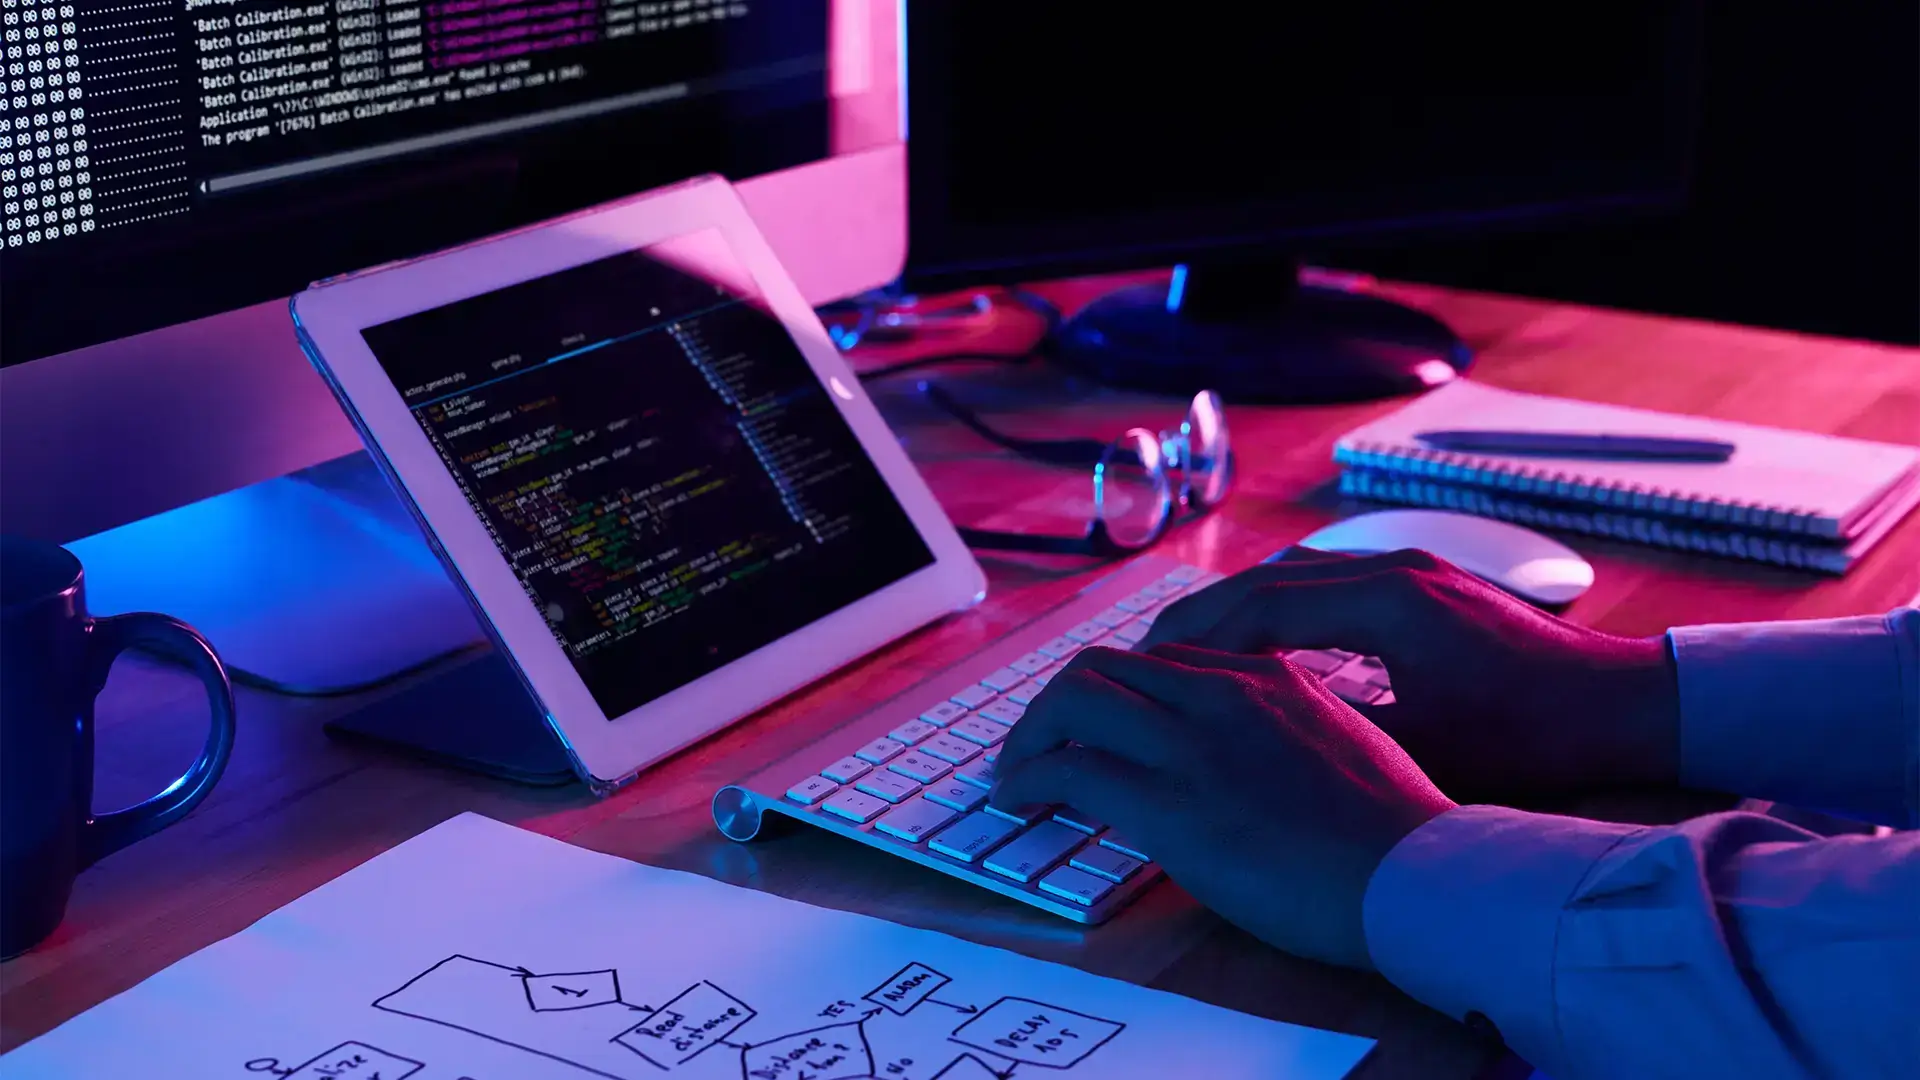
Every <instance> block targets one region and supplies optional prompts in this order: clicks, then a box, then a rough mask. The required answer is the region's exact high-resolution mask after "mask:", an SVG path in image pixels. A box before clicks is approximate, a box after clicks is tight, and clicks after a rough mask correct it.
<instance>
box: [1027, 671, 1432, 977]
mask: <svg viewBox="0 0 1920 1080" xmlns="http://www.w3.org/2000/svg"><path fill="white" fill-rule="evenodd" d="M995 772H996V774H997V775H998V777H999V781H998V783H997V784H995V786H994V790H993V793H992V800H993V803H994V805H996V806H1000V807H1003V808H1004V807H1011V806H1026V805H1032V804H1049V803H1067V804H1070V805H1072V806H1073V807H1075V808H1076V809H1078V810H1080V811H1081V812H1083V813H1087V814H1091V815H1093V816H1094V817H1096V818H1099V819H1101V820H1102V821H1105V822H1107V823H1109V824H1110V825H1112V826H1113V827H1114V828H1115V829H1116V830H1118V831H1119V832H1121V833H1123V834H1125V835H1126V836H1128V837H1130V838H1132V839H1133V840H1134V842H1136V843H1138V844H1140V845H1142V846H1143V847H1145V848H1146V850H1147V852H1148V853H1149V854H1151V855H1152V856H1153V857H1154V858H1155V859H1157V860H1159V862H1160V864H1161V865H1162V866H1164V867H1166V870H1167V873H1168V874H1170V875H1171V876H1172V877H1173V878H1174V880H1176V881H1178V882H1180V884H1181V885H1183V886H1185V887H1186V889H1187V890H1188V891H1189V892H1191V893H1193V895H1194V896H1195V897H1197V898H1199V900H1200V901H1201V902H1202V903H1204V904H1206V905H1207V906H1208V907H1210V908H1212V909H1213V910H1215V911H1217V912H1219V913H1220V914H1221V915H1223V916H1225V917H1226V918H1227V919H1229V920H1231V921H1232V922H1234V923H1237V924H1238V925H1240V926H1241V927H1243V928H1244V929H1246V930H1248V931H1249V932H1251V933H1253V934H1255V935H1256V936H1258V937H1260V938H1262V939H1263V940H1265V941H1267V942H1270V943H1271V944H1273V945H1277V946H1279V947H1280V948H1282V949H1285V950H1287V951H1288V952H1292V953H1296V954H1298V955H1301V956H1306V957H1310V958H1312V959H1316V960H1324V961H1327V962H1329V963H1335V964H1343V965H1346V966H1347V967H1355V968H1365V969H1369V970H1370V969H1371V968H1372V966H1373V964H1372V961H1371V960H1370V959H1369V957H1368V955H1367V942H1366V935H1365V932H1364V930H1363V924H1362V920H1361V899H1362V897H1363V896H1364V895H1365V894H1366V889H1367V881H1368V880H1369V879H1370V878H1371V877H1372V876H1373V871H1374V868H1375V867H1377V866H1379V865H1380V860H1381V859H1383V858H1385V857H1386V854H1387V852H1388V851H1391V850H1392V849H1393V846H1394V845H1395V844H1397V843H1399V842H1400V840H1401V839H1402V838H1403V837H1405V836H1406V835H1407V834H1408V833H1410V832H1412V831H1413V830H1414V829H1417V828H1419V827H1420V826H1421V825H1422V824H1425V823H1426V822H1427V821H1429V820H1431V819H1432V818H1433V817H1435V816H1436V815H1438V814H1441V813H1444V812H1446V811H1447V810H1450V809H1452V808H1453V804H1452V803H1451V802H1449V801H1448V800H1447V798H1446V796H1444V795H1442V794H1440V791H1439V789H1437V788H1435V787H1434V786H1433V784H1432V783H1431V782H1430V781H1428V780H1427V778H1426V776H1425V775H1423V774H1422V773H1421V772H1420V770H1419V768H1418V767H1416V766H1415V765H1414V764H1413V762H1412V761H1411V760H1409V759H1408V757H1407V755H1406V754H1405V753H1404V752H1403V751H1402V750H1401V749H1400V748H1399V747H1398V746H1396V745H1394V742H1393V740H1392V739H1389V738H1387V737H1386V736H1385V735H1384V734H1382V733H1381V732H1380V729H1378V728H1376V727H1374V726H1373V725H1372V724H1370V723H1368V722H1367V720H1366V719H1365V718H1364V717H1362V716H1361V715H1360V714H1359V713H1356V712H1354V711H1353V710H1352V709H1351V708H1349V707H1348V706H1347V705H1346V704H1344V703H1343V702H1341V701H1340V699H1338V698H1336V697H1334V696H1333V695H1332V694H1330V693H1328V692H1327V691H1326V689H1325V688H1323V687H1322V686H1321V685H1320V682H1319V680H1317V679H1315V678H1314V677H1313V676H1312V674H1310V673H1309V672H1307V671H1305V670H1304V669H1301V668H1299V667H1296V666H1295V665H1293V664H1291V663H1289V662H1287V661H1285V660H1280V659H1277V658H1274V657H1263V656H1231V655H1226V654H1221V653H1211V652H1206V651H1203V650H1200V649H1192V648H1186V647H1183V646H1177V645H1167V646H1161V647H1160V648H1157V649H1155V650H1153V651H1152V652H1151V653H1149V654H1146V655H1141V654H1138V653H1125V652H1119V651H1116V650H1113V649H1105V648H1092V649H1087V650H1084V651H1083V652H1081V653H1080V654H1079V655H1078V656H1075V657H1074V658H1073V661H1072V662H1071V663H1069V664H1068V665H1067V667H1066V669H1065V670H1063V671H1062V672H1061V673H1060V674H1059V675H1058V676H1056V677H1055V678H1054V680H1053V682H1051V683H1049V684H1048V686H1047V688H1046V690H1044V691H1042V692H1041V693H1040V695H1039V696H1038V697H1036V698H1034V700H1033V704H1031V705H1030V706H1028V708H1027V713H1026V716H1025V717H1023V718H1022V719H1021V721H1020V723H1019V724H1018V725H1016V726H1015V727H1014V729H1013V732H1012V733H1011V734H1010V735H1008V736H1007V740H1006V742H1005V743H1003V744H1002V746H1001V750H1000V758H999V761H998V763H997V764H996V765H995Z"/></svg>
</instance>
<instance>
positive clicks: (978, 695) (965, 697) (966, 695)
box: [949, 683, 994, 709]
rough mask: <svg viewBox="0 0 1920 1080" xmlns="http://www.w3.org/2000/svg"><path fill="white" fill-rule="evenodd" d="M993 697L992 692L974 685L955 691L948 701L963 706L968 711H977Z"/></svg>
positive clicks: (976, 684) (977, 684)
mask: <svg viewBox="0 0 1920 1080" xmlns="http://www.w3.org/2000/svg"><path fill="white" fill-rule="evenodd" d="M993 697H994V694H993V691H992V690H989V689H987V688H986V687H984V686H981V685H980V684H979V683H974V684H973V685H972V686H969V687H966V688H965V689H961V690H955V691H954V692H953V697H952V698H950V699H949V700H951V701H955V702H958V703H959V704H961V705H965V706H966V707H967V708H969V709H977V708H979V707H980V706H982V705H985V704H986V703H987V702H989V701H992V700H993Z"/></svg>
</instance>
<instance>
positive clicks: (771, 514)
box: [363, 230, 933, 718]
mask: <svg viewBox="0 0 1920 1080" xmlns="http://www.w3.org/2000/svg"><path fill="white" fill-rule="evenodd" d="M363 335H364V337H365V338H366V341H367V344H368V347H369V348H371V349H372V350H373V354H374V356H375V358H376V359H377V360H378V361H379V363H380V365H381V367H382V369H384V370H385V372H386V373H387V376H388V378H390V379H391V380H392V381H393V385H394V387H395V389H397V390H398V391H399V392H400V395H401V397H402V399H403V400H405V401H406V403H407V405H408V407H409V408H410V409H411V411H412V413H413V415H414V417H415V419H417V420H418V421H419V423H420V427H421V430H422V431H424V432H425V433H426V435H427V438H428V440H429V441H430V442H431V443H432V444H433V447H434V449H435V450H436V451H437V452H438V453H439V455H440V459H441V460H442V461H443V462H444V463H445V464H446V467H447V469H448V470H449V471H450V472H451V473H452V475H453V477H454V479H455V480H456V481H457V482H458V483H459V485H460V487H461V490H462V491H463V492H464V493H465V495H466V497H467V500H468V503H469V504H470V505H471V506H472V507H473V510H474V513H475V514H477V515H478V516H479V517H480V519H481V520H482V521H483V522H484V523H485V524H486V526H487V529H488V531H489V533H490V534H491V535H492V537H493V540H494V543H495V544H496V546H497V547H498V548H499V550H500V553H501V555H502V556H504V557H505V558H506V560H507V562H508V563H509V564H510V565H511V566H512V567H513V570H514V573H515V574H516V575H517V576H518V577H519V580H520V583H521V585H522V587H523V588H524V589H525V590H526V593H527V598H528V600H529V601H530V602H532V603H533V604H534V606H535V607H536V608H537V609H538V610H539V611H540V612H541V613H542V614H543V615H544V616H545V618H546V620H547V625H548V626H549V627H550V628H551V629H552V631H553V636H554V639H555V640H556V641H558V642H559V644H560V647H561V649H562V650H563V651H564V652H565V653H566V655H567V657H568V659H569V660H570V661H571V662H572V663H573V665H574V669H575V670H576V671H577V672H579V674H580V678H581V680H582V681H583V682H584V683H585V684H586V687H587V690H588V691H589V692H590V693H591V694H592V695H593V698H594V700H595V701H596V702H597V703H598V704H599V705H600V707H601V709H602V710H603V711H605V713H606V714H607V716H608V717H609V718H612V717H617V716H620V715H622V714H624V713H626V712H628V711H630V710H632V709H634V708H636V707H638V706H641V705H644V704H646V703H647V702H649V701H651V700H653V699H654V698H657V697H659V696H660V695H662V694H664V693H666V692H668V691H670V690H673V689H675V688H677V687H679V686H682V685H684V684H686V683H688V682H691V681H693V680H694V679H697V678H699V677H700V676H702V675H705V674H707V673H708V672H710V671H713V670H715V669H717V668H720V667H722V666H724V665H726V664H727V663H730V662H731V661H733V660H735V659H737V658H739V657H742V656H745V655H746V654H748V653H751V652H753V651H754V650H755V649H758V648H760V647H761V646H763V645H767V644H769V643H771V642H773V641H775V640H777V639H779V638H781V637H783V636H785V635H787V634H789V633H792V632H793V631H795V630H798V629H800V628H801V627H803V626H805V625H807V624H808V623H811V622H813V621H815V620H817V619H820V618H822V617H824V616H826V615H828V614H831V613H832V612H834V611H837V610H839V609H840V608H843V607H845V606H847V605H848V604H850V603H852V602H854V601H856V600H858V599H860V598H861V597H864V596H867V595H868V594H870V593H873V592H876V591H878V590H879V589H881V588H884V587H885V586H887V585H890V584H892V583H893V582H895V581H898V580H900V579H901V578H903V577H906V576H907V575H908V574H911V573H913V572H914V571H916V570H919V569H921V568H922V567H925V566H928V565H931V564H932V562H933V555H932V552H931V551H929V550H928V548H927V545H926V542H925V541H924V540H922V539H921V537H920V534H919V532H918V530H916V529H915V528H914V526H913V522H912V521H911V520H910V519H909V518H908V517H907V514H906V511H905V510H904V509H902V508H901V506H900V504H899V503H898V502H897V501H896V500H895V499H894V497H893V493H892V491H891V490H890V489H889V488H888V486H887V484H886V481H885V480H884V479H883V478H882V477H881V475H880V472H879V470H878V469H877V468H876V467H875V466H874V464H873V462H872V461H871V460H870V459H869V458H868V457H867V455H866V452H865V451H864V450H863V449H862V448H861V446H860V443H859V440H858V439H857V438H856V437H855V435H854V433H853V430H852V429H851V428H850V427H849V426H848V425H847V422H846V421H845V419H843V418H842V417H841V415H840V411H839V409H838V407H836V406H835V404H834V402H833V400H832V399H831V398H830V397H829V396H828V391H827V389H826V388H825V387H824V386H822V385H821V382H820V380H819V378H818V377H817V376H816V375H815V374H814V371H813V368H812V366H811V365H809V364H808V363H807V360H806V358H805V357H804V356H802V355H801V353H800V350H799V347H798V346H796V345H795V344H794V341H793V339H792V338H791V337H790V336H789V335H788V334H787V331H786V329H785V327H783V326H782V325H781V324H780V321H779V320H778V319H776V318H775V317H774V316H773V315H771V314H770V313H768V312H767V311H766V310H764V308H763V307H762V306H761V304H760V302H759V300H758V291H757V290H756V289H755V287H754V285H753V282H752V280H751V278H750V276H749V275H748V274H747V273H746V272H745V269H744V267H743V266H742V265H741V264H740V263H739V261H738V260H737V259H735V258H733V257H732V254H731V251H730V250H729V249H728V248H727V246H726V242H725V241H724V239H722V238H721V236H720V234H719V233H718V232H717V231H714V230H704V231H702V232H699V233H694V234H692V235H689V236H686V237H681V238H677V239H675V240H672V241H668V242H666V243H664V244H660V245H655V246H652V247H649V248H647V249H644V250H641V251H635V252H630V253H627V254H623V255H616V256H613V257H610V258H605V259H601V260H598V261H595V262H591V263H587V264H585V265H582V266H578V267H574V268H572V269H570V270H566V271H563V272H561V273H557V274H553V275H550V276H547V277H543V278H537V279H534V280H532V281H527V282H523V283H521V284H518V285H512V286H508V287H506V288H503V289H498V290H495V291H493V292H489V293H485V294H482V295H480V296H476V297H473V298H471V299H467V300H463V301H460V302H458V303H454V304H449V305H447V306H445V307H440V308H435V309H433V310H431V311H425V312H421V313H419V314H416V315H409V316H407V317H405V318H402V319H398V320H395V321H393V322H389V323H384V324H381V325H379V326H374V327H369V328H368V329H367V330H365V331H363Z"/></svg>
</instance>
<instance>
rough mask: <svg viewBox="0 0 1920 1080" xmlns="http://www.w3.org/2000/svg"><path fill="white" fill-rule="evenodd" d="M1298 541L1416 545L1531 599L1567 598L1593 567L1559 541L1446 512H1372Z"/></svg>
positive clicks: (1326, 545)
mask: <svg viewBox="0 0 1920 1080" xmlns="http://www.w3.org/2000/svg"><path fill="white" fill-rule="evenodd" d="M1300 543H1301V545H1302V546H1305V547H1310V548H1318V549H1319V550H1321V551H1338V552H1343V553H1345V554H1348V555H1373V554H1378V553H1379V552H1383V551H1398V550H1400V549H1401V548H1420V549H1421V550H1423V551H1428V552H1431V553H1433V554H1435V555H1438V556H1440V557H1441V558H1443V559H1445V560H1447V561H1448V562H1450V563H1452V564H1453V565H1455V566H1458V567H1459V568H1460V569H1462V570H1465V571H1466V572H1467V573H1469V574H1472V575H1473V576H1475V577H1477V578H1481V579H1483V580H1485V581H1490V582H1492V583H1493V584H1495V585H1498V586H1500V587H1501V588H1503V589H1505V590H1507V591H1508V592H1510V593H1513V594H1514V595H1515V596H1518V597H1520V598H1521V599H1523V600H1530V601H1532V602H1534V603H1536V604H1565V603H1570V602H1572V601H1573V600H1574V599H1575V598H1576V597H1578V596H1579V595H1580V594H1581V593H1584V592H1586V591H1587V588H1588V587H1589V586H1591V585H1592V584H1593V565H1592V564H1591V563H1589V562H1587V560H1585V559H1583V558H1581V557H1580V556H1579V554H1578V553H1576V552H1575V551H1574V550H1573V549H1572V548H1569V547H1567V546H1566V545H1565V544H1562V543H1560V542H1559V541H1557V540H1553V539H1551V538H1549V537H1545V536H1542V535H1540V534H1539V533H1537V532H1534V531H1533V530H1532V529H1527V528H1522V527H1521V526H1518V525H1509V524H1507V523H1506V522H1504V521H1495V520H1493V519H1492V518H1483V517H1475V516H1474V515H1472V514H1456V513H1454V512H1452V511H1450V510H1378V511H1375V512H1373V513H1371V514H1361V515H1359V516H1357V517H1350V518H1347V519H1346V520H1344V521H1336V522H1334V523H1333V524H1331V525H1329V526H1327V527H1326V528H1324V529H1321V530H1320V531H1318V532H1316V533H1313V534H1312V535H1310V536H1307V537H1305V538H1304V539H1302V540H1301V541H1300Z"/></svg>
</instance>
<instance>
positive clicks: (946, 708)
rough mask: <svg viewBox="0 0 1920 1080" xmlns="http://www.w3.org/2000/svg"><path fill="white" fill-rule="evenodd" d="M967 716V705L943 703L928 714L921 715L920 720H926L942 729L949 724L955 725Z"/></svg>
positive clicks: (927, 712) (928, 711) (929, 710)
mask: <svg viewBox="0 0 1920 1080" xmlns="http://www.w3.org/2000/svg"><path fill="white" fill-rule="evenodd" d="M965 715H967V707H966V706H965V705H959V704H955V703H954V702H951V701H943V702H941V703H940V704H938V705H935V706H934V707H933V708H931V709H928V710H927V711H926V712H923V713H921V714H920V719H922V720H925V721H926V722H927V723H929V724H938V725H940V726H941V727H946V726H947V725H948V724H951V723H953V722H954V721H955V720H958V719H960V718H961V717H963V716H965Z"/></svg>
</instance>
